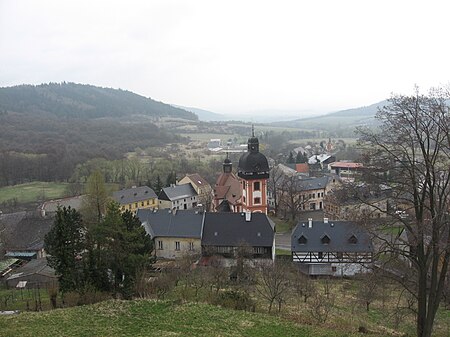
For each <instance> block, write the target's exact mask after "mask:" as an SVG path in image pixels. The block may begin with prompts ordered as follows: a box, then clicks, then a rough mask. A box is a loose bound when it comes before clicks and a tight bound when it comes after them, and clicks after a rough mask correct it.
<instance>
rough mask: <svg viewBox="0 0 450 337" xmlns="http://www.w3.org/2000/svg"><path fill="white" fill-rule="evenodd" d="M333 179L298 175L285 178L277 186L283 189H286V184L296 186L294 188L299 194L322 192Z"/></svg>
mask: <svg viewBox="0 0 450 337" xmlns="http://www.w3.org/2000/svg"><path fill="white" fill-rule="evenodd" d="M294 179H296V180H294ZM331 179H332V178H331V177H330V176H323V177H317V178H305V177H304V176H302V175H301V174H296V175H295V176H292V175H291V176H283V177H282V179H279V180H278V181H277V186H278V187H279V188H281V189H283V188H285V184H286V183H288V184H289V186H290V184H295V186H294V187H295V190H296V191H297V192H302V191H312V190H320V189H325V188H326V187H327V185H328V182H329V181H330V180H331Z"/></svg>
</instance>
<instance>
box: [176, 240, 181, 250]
mask: <svg viewBox="0 0 450 337" xmlns="http://www.w3.org/2000/svg"><path fill="white" fill-rule="evenodd" d="M175 250H180V241H175Z"/></svg>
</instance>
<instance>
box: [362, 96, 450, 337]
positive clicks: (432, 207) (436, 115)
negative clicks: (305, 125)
mask: <svg viewBox="0 0 450 337" xmlns="http://www.w3.org/2000/svg"><path fill="white" fill-rule="evenodd" d="M449 98H450V94H449V92H448V91H445V90H443V89H442V88H438V89H432V90H431V91H430V93H429V94H428V95H422V94H420V93H419V90H418V89H416V93H415V94H414V95H413V96H402V95H395V96H393V97H392V98H391V99H390V100H389V105H387V106H385V107H383V109H381V110H380V111H379V113H378V114H377V118H378V120H379V121H380V122H381V125H380V127H379V130H376V131H371V130H367V129H360V130H359V131H360V134H361V138H360V141H361V144H362V145H363V147H364V150H365V154H364V158H365V166H366V167H367V170H366V171H365V181H366V182H369V183H370V185H371V186H373V187H375V188H379V186H388V187H389V188H390V190H391V193H392V200H394V201H395V202H396V204H397V207H401V208H402V211H401V212H398V208H397V210H396V209H395V208H394V207H392V208H388V209H387V210H385V212H387V213H388V215H389V216H390V219H393V222H394V221H395V223H396V225H397V226H400V228H401V231H400V232H403V233H404V237H403V238H401V237H400V236H399V238H398V240H388V239H386V237H383V236H382V235H379V232H376V231H374V233H375V234H377V235H378V239H379V240H380V242H382V245H381V247H380V248H381V250H382V251H383V252H386V253H388V254H389V255H390V256H392V257H397V256H399V257H400V259H398V260H397V264H396V265H392V266H390V269H391V270H392V273H391V275H392V276H393V277H395V278H396V279H397V280H398V281H399V282H401V284H402V286H403V287H404V288H405V289H406V290H407V291H408V292H409V293H411V294H412V295H413V297H414V298H415V299H416V301H417V312H416V314H417V315H416V317H417V318H416V330H417V335H418V336H420V337H429V336H431V335H432V331H433V324H434V319H435V316H436V312H437V310H438V308H439V304H440V301H441V299H442V296H443V290H444V286H445V278H446V275H447V271H448V265H449V260H450V230H449V227H450V226H449V213H448V211H449V194H450V174H449V163H450V130H449V129H450V114H449V106H448V100H449ZM399 243H401V244H399ZM402 265H403V266H402ZM402 267H403V268H402Z"/></svg>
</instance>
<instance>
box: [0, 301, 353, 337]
mask: <svg viewBox="0 0 450 337" xmlns="http://www.w3.org/2000/svg"><path fill="white" fill-rule="evenodd" d="M0 327H1V333H2V336H3V337H13V336H23V337H26V336H33V337H40V336H42V337H52V336H55V337H56V336H57V337H59V336H74V337H75V336H109V337H113V336H130V337H137V336H224V337H225V336H230V337H231V336H233V337H235V336H236V337H238V336H255V337H262V336H298V337H301V336H317V337H327V336H329V337H331V336H335V332H334V331H333V330H327V329H321V328H316V327H312V326H301V325H298V324H295V323H293V322H289V321H287V320H284V319H282V318H279V317H276V316H270V315H267V314H261V313H250V312H245V311H237V310H231V309H224V308H221V307H216V306H211V305H207V304H193V303H186V304H176V303H175V302H169V301H153V300H136V301H119V300H115V301H114V300H111V301H107V302H102V303H97V304H94V305H86V306H80V307H74V308H68V309H57V310H53V311H47V312H39V313H31V312H27V313H22V314H20V315H17V316H0ZM343 336H352V335H351V334H346V335H343ZM353 336H357V334H354V335H353Z"/></svg>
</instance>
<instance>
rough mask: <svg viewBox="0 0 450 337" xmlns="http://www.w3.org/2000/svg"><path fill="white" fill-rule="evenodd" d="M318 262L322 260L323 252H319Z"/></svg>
mask: <svg viewBox="0 0 450 337" xmlns="http://www.w3.org/2000/svg"><path fill="white" fill-rule="evenodd" d="M318 255H319V260H322V259H323V252H319V254H318Z"/></svg>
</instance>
